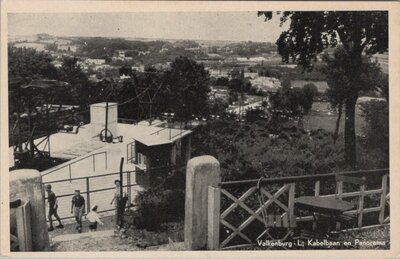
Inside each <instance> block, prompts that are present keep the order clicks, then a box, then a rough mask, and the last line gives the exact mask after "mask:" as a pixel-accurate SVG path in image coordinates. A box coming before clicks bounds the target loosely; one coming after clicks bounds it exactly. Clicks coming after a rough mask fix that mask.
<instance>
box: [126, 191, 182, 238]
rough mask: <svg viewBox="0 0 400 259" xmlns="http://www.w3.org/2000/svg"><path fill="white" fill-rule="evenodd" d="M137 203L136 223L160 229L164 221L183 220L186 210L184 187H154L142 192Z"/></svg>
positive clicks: (146, 227)
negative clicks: (168, 188)
mask: <svg viewBox="0 0 400 259" xmlns="http://www.w3.org/2000/svg"><path fill="white" fill-rule="evenodd" d="M135 203H136V205H137V210H136V211H135V213H134V215H133V217H134V221H133V223H134V225H135V226H136V227H137V228H145V229H147V230H159V229H160V227H161V224H162V223H167V222H177V221H181V220H182V219H183V217H184V211H185V191H184V189H170V190H166V189H164V188H154V189H149V190H145V191H142V192H140V193H139V194H138V195H137V196H136V198H135Z"/></svg>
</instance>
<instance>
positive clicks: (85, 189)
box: [43, 171, 138, 220]
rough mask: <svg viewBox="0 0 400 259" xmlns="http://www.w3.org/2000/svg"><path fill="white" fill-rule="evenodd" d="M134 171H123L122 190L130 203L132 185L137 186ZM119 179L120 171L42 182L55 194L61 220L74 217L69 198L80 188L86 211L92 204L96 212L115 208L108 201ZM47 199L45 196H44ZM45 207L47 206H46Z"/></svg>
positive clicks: (112, 195) (132, 192) (132, 195)
mask: <svg viewBox="0 0 400 259" xmlns="http://www.w3.org/2000/svg"><path fill="white" fill-rule="evenodd" d="M135 173H136V171H126V172H123V173H122V174H123V186H122V188H123V189H124V192H126V193H127V195H128V203H129V204H130V202H131V200H132V197H134V194H135V192H134V190H133V188H132V187H135V186H138V184H137V183H136V181H135V176H134V175H135ZM116 179H120V173H119V172H118V173H110V174H102V175H95V176H88V177H78V178H72V179H65V180H56V181H48V182H44V183H43V184H44V185H46V184H51V186H52V190H53V191H54V192H55V193H56V195H57V202H58V215H59V216H60V218H61V219H62V220H65V219H71V218H74V217H73V216H72V215H71V214H70V208H71V199H72V196H73V195H74V191H75V190H80V193H81V195H82V196H84V198H85V200H86V204H85V205H86V212H89V211H90V208H91V206H92V205H95V204H96V205H97V206H98V207H99V210H98V212H99V213H104V212H110V211H113V210H115V206H114V205H111V204H110V202H111V200H112V198H113V197H114V190H115V185H114V181H115V180H116ZM45 199H46V200H47V197H46V198H45ZM46 209H48V208H47V206H46Z"/></svg>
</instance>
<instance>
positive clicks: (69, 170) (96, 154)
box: [42, 151, 107, 180]
mask: <svg viewBox="0 0 400 259" xmlns="http://www.w3.org/2000/svg"><path fill="white" fill-rule="evenodd" d="M101 154H104V157H105V159H104V161H105V168H107V152H106V151H102V152H98V153H94V154H90V155H89V156H85V157H82V158H80V159H78V160H74V161H72V162H70V161H68V162H67V163H68V164H66V165H63V166H60V167H56V168H54V169H53V170H51V171H48V172H46V173H43V174H42V176H45V175H48V174H51V173H54V172H57V171H60V170H62V169H64V168H66V167H68V173H69V180H72V175H71V167H72V165H74V164H76V163H78V162H80V161H83V160H86V159H89V158H92V161H93V163H92V164H93V166H92V168H93V172H95V171H96V156H98V155H101Z"/></svg>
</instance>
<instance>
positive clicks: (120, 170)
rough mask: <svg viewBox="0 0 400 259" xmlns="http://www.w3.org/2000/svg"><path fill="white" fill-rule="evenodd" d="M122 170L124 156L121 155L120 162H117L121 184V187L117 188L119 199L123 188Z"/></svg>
mask: <svg viewBox="0 0 400 259" xmlns="http://www.w3.org/2000/svg"><path fill="white" fill-rule="evenodd" d="M123 170H124V158H123V157H121V162H120V164H119V180H120V184H121V186H120V187H121V188H120V189H119V193H120V195H121V196H120V197H121V199H122V195H123V191H122V189H123V186H124V182H123V180H124V179H123V178H124V177H123Z"/></svg>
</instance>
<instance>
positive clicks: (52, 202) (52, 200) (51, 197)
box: [46, 184, 64, 231]
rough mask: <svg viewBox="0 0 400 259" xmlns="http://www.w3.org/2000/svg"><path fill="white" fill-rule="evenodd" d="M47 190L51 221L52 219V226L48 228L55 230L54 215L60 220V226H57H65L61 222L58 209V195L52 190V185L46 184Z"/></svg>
mask: <svg viewBox="0 0 400 259" xmlns="http://www.w3.org/2000/svg"><path fill="white" fill-rule="evenodd" d="M46 192H47V202H48V204H49V215H48V217H49V221H50V227H49V228H48V231H53V230H54V228H53V217H52V216H53V215H54V217H55V218H56V219H57V221H58V226H56V228H64V226H63V224H62V223H61V219H60V217H59V216H58V213H57V209H58V202H57V196H56V194H55V193H54V192H53V191H52V190H51V185H50V184H46Z"/></svg>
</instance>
